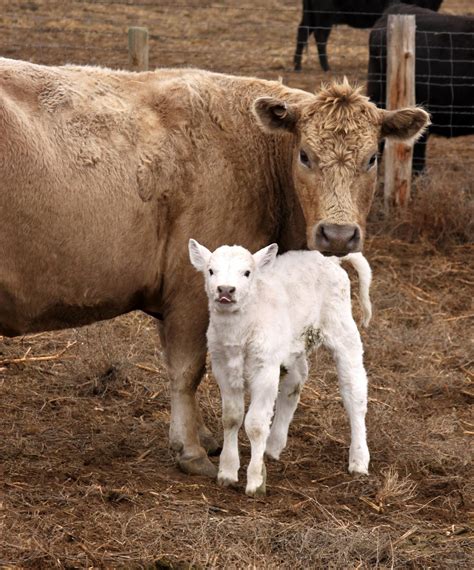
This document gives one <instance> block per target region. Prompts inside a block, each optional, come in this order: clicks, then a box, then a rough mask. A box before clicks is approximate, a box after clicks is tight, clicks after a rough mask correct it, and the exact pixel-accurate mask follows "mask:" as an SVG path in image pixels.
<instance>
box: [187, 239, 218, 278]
mask: <svg viewBox="0 0 474 570" xmlns="http://www.w3.org/2000/svg"><path fill="white" fill-rule="evenodd" d="M188 248H189V259H190V260H191V263H192V264H193V265H194V267H195V268H196V269H197V270H198V271H205V270H206V268H207V264H208V263H209V259H210V258H211V255H212V253H211V252H210V251H209V250H208V249H207V247H204V246H203V245H201V244H200V243H198V242H197V241H196V240H195V239H190V240H189V244H188Z"/></svg>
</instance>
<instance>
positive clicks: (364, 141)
mask: <svg viewBox="0 0 474 570" xmlns="http://www.w3.org/2000/svg"><path fill="white" fill-rule="evenodd" d="M254 112H255V114H256V116H257V119H258V121H259V123H260V125H261V127H262V128H263V129H265V130H266V131H271V132H278V131H279V132H290V133H292V134H293V135H294V141H295V143H294V150H293V152H294V156H293V181H294V186H295V190H296V193H297V194H298V197H299V200H300V203H301V206H302V208H303V212H304V215H305V218H306V227H307V230H306V232H307V242H308V246H309V247H310V248H311V249H317V250H319V251H321V252H323V253H325V254H328V255H346V254H347V253H350V252H355V251H359V250H361V249H362V247H363V242H364V237H365V226H366V220H367V215H368V213H369V209H370V206H371V203H372V198H373V195H374V192H375V187H376V179H377V151H378V145H379V142H380V140H381V139H383V138H394V139H398V140H408V139H414V138H416V137H418V136H419V135H420V134H421V133H422V132H423V130H424V128H425V127H426V126H427V125H428V124H429V115H428V114H427V113H426V112H425V111H423V109H420V108H417V107H410V108H406V109H401V110H397V111H385V110H383V109H379V108H377V107H376V106H375V105H374V104H373V103H371V102H370V101H369V99H368V98H367V97H365V96H364V95H362V94H361V89H360V88H354V87H352V86H351V85H349V83H348V82H347V80H344V81H343V82H342V83H332V84H331V85H329V86H326V87H323V88H322V89H321V90H320V91H319V92H318V93H316V95H314V96H308V98H304V99H302V101H301V102H294V100H292V101H286V100H282V99H278V98H273V97H261V98H259V99H257V100H256V101H255V103H254Z"/></svg>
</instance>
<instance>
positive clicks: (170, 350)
mask: <svg viewBox="0 0 474 570" xmlns="http://www.w3.org/2000/svg"><path fill="white" fill-rule="evenodd" d="M178 306H179V304H178ZM204 308H205V306H204ZM206 326H207V318H206V313H205V312H204V314H203V315H202V319H199V318H196V319H193V320H190V319H189V314H187V315H185V314H183V315H181V314H180V312H179V311H175V312H173V313H170V314H168V315H166V317H165V320H164V322H163V323H162V325H161V328H160V336H161V342H162V346H163V349H164V351H165V355H166V360H167V365H168V372H169V375H170V396H171V423H170V446H171V449H172V450H173V451H175V452H176V459H177V463H178V466H179V467H180V469H182V471H184V472H185V473H191V474H196V475H206V476H208V477H215V475H216V472H217V469H216V467H215V466H214V465H213V464H212V463H211V461H210V460H209V458H208V457H207V453H206V450H205V449H204V448H203V447H202V445H201V442H200V436H201V437H202V438H203V439H204V440H206V443H207V444H208V446H210V447H217V443H216V442H215V440H213V438H212V435H211V433H210V432H209V430H208V429H207V428H206V426H205V425H204V423H203V421H202V418H201V414H200V412H199V409H198V404H197V401H196V390H197V387H198V386H199V383H200V382H201V379H202V376H203V373H204V369H205V365H206Z"/></svg>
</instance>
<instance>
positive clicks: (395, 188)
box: [384, 15, 416, 212]
mask: <svg viewBox="0 0 474 570" xmlns="http://www.w3.org/2000/svg"><path fill="white" fill-rule="evenodd" d="M415 29H416V21H415V16H398V15H390V16H389V17H388V23H387V101H386V104H387V105H386V108H387V109H389V110H390V109H398V108H400V107H407V106H409V105H415V104H416V98H415V97H416V96H415ZM384 157H385V165H384V169H385V180H384V192H385V210H386V212H388V211H389V210H390V208H391V207H392V206H394V205H395V206H401V207H405V206H406V205H407V204H408V201H409V199H410V187H411V176H412V158H413V143H406V142H396V141H390V140H386V141H385V149H384Z"/></svg>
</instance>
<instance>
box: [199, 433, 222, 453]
mask: <svg viewBox="0 0 474 570" xmlns="http://www.w3.org/2000/svg"><path fill="white" fill-rule="evenodd" d="M199 441H200V443H201V445H202V446H203V447H204V449H205V450H206V451H207V454H208V455H211V456H215V455H220V453H221V451H222V446H220V445H219V443H218V441H217V439H216V438H215V437H214V436H213V435H212V434H211V432H209V431H206V432H204V433H200V434H199Z"/></svg>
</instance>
